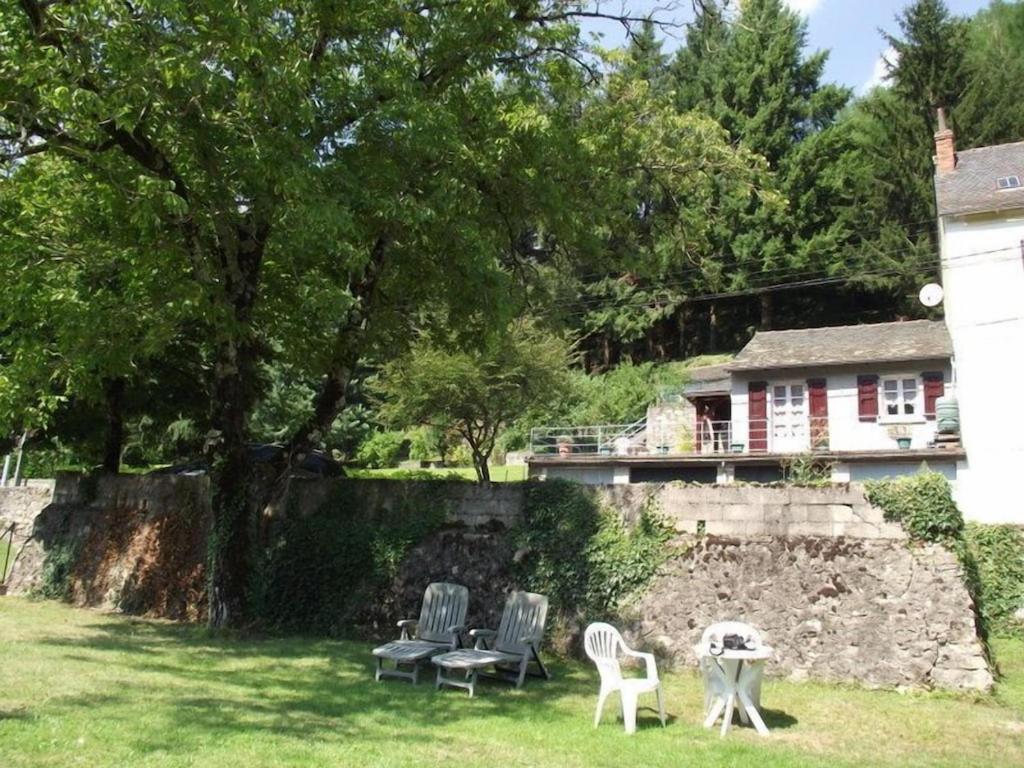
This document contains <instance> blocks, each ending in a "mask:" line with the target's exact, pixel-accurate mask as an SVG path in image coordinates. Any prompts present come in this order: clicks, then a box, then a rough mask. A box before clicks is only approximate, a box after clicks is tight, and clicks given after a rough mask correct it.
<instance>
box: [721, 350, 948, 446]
mask: <svg viewBox="0 0 1024 768" xmlns="http://www.w3.org/2000/svg"><path fill="white" fill-rule="evenodd" d="M929 371H942V374H943V378H944V379H945V382H946V386H947V388H948V387H949V385H950V381H951V377H952V370H951V367H950V364H949V361H942V360H932V361H927V360H926V361H913V362H907V363H886V364H867V365H860V366H857V367H852V366H834V367H831V368H805V369H799V370H790V371H763V372H760V371H759V372H753V373H750V372H744V373H734V374H733V377H732V419H733V442H734V443H743V445H744V449H745V450H747V451H749V449H750V430H749V424H748V414H749V410H748V387H749V384H750V382H751V381H766V382H768V421H769V425H768V450H769V451H773V452H774V451H779V450H780V447H779V446H778V445H777V444H776V442H775V441H774V439H773V438H774V437H775V435H774V424H773V423H772V422H773V410H774V397H775V392H774V388H775V385H777V384H792V383H802V384H803V385H804V415H805V417H806V416H807V414H808V412H809V408H810V403H809V401H808V399H807V398H808V396H807V390H806V388H807V380H808V379H811V378H823V379H825V386H826V390H827V393H828V430H829V449H830V450H833V451H888V450H896V449H898V448H899V445H898V444H897V442H896V438H897V436H899V437H909V438H910V439H911V444H910V448H927V447H928V444H929V443H930V442H931V441H932V440H933V439H934V438H935V421H934V420H927V419H925V417H924V385H923V382H922V381H921V374H922V373H925V372H929ZM865 374H874V375H877V376H878V377H879V387H878V389H879V398H880V402H879V409H878V413H879V418H878V421H877V422H874V421H871V422H863V421H860V418H859V415H858V407H857V406H858V399H857V377H858V376H860V375H865ZM907 378H916V379H917V407H916V408H915V411H916V413H915V414H914V415H912V416H910V415H900V416H895V417H890V416H888V415H887V414H886V412H885V411H886V409H885V403H884V400H882V399H881V398H883V394H882V391H883V386H882V382H883V381H884V380H885V379H895V380H901V381H902V380H903V379H907ZM809 434H810V432H809V429H807V430H805V435H806V436H807V437H806V444H805V445H803V446H802V450H808V449H809V448H810V437H809Z"/></svg>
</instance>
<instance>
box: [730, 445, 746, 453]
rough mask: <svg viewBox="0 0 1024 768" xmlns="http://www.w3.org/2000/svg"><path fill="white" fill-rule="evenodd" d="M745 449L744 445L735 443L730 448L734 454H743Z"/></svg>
mask: <svg viewBox="0 0 1024 768" xmlns="http://www.w3.org/2000/svg"><path fill="white" fill-rule="evenodd" d="M743 448H744V445H743V443H733V444H732V445H730V446H729V450H730V451H732V452H733V453H743Z"/></svg>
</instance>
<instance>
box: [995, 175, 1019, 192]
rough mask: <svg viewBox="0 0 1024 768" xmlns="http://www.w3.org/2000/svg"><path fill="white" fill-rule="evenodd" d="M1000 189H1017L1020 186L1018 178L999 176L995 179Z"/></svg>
mask: <svg viewBox="0 0 1024 768" xmlns="http://www.w3.org/2000/svg"><path fill="white" fill-rule="evenodd" d="M996 184H998V185H999V188H1000V189H1017V188H1018V187H1020V186H1021V183H1020V176H1000V177H999V178H998V179H996Z"/></svg>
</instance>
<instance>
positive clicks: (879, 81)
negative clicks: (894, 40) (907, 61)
mask: <svg viewBox="0 0 1024 768" xmlns="http://www.w3.org/2000/svg"><path fill="white" fill-rule="evenodd" d="M899 60H900V54H899V51H897V50H896V49H895V48H893V47H892V46H891V45H890V46H889V47H888V48H886V49H885V50H884V51H882V53H880V54H879V55H878V58H877V59H875V64H874V66H873V67H872V69H871V77H869V78H868V79H867V80H866V81H865V82H864V84H863V85H862V86H861V87H860V92H861V93H867V92H868V91H870V90H871V89H872V88H877V87H879V86H888V82H887V81H886V78H887V77H888V76H889V68H890V67H893V66H895V65H896V62H898V61H899Z"/></svg>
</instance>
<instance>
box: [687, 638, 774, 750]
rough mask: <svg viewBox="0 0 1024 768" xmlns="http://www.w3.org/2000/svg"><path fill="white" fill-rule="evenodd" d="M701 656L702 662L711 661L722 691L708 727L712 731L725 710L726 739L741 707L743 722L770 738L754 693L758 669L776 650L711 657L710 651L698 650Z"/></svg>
mask: <svg viewBox="0 0 1024 768" xmlns="http://www.w3.org/2000/svg"><path fill="white" fill-rule="evenodd" d="M695 650H696V651H697V655H698V656H699V657H700V658H701V659H702V660H704V659H710V661H711V664H710V671H711V674H712V675H713V676H714V677H715V679H716V682H717V686H716V687H718V688H720V689H721V690H720V692H719V695H718V697H717V699H716V701H715V703H714V704H713V705H712V707H711V711H710V712H708V716H707V718H706V719H705V720H704V727H705V728H711V727H712V726H713V725H714V724H715V721H716V720H717V719H718V716H719V715H720V714H722V710H725V715H724V717H723V718H722V735H723V736H724V735H725V734H726V732H727V731H728V730H729V727H730V726H731V725H732V712H733V709H734V708H735V707H736V706H737V704H738V705H739V707H740V718H741V719H743V720H746V719H747V718H749V719H750V722H752V723H753V724H754V728H756V729H757V732H758V733H759V734H760V735H761V736H767V735H768V727H767V726H766V725H765V724H764V720H763V719H762V718H761V713H760V712H758V711H757V707H756V706H755V705H754V700H753V697H752V696H751V689H752V686H753V682H754V677H755V674H756V671H757V667H758V666H759V665H761V664H764V662H765V661H766V660H767V659H769V658H770V657H771V655H772V649H771V648H770V647H769V646H767V645H763V646H761V647H760V648H757V649H756V650H752V651H729V650H725V651H722V653H721V654H713V653H709V652H708V650H707V649H706V648H697V649H695Z"/></svg>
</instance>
